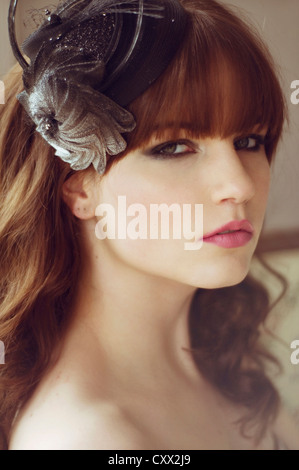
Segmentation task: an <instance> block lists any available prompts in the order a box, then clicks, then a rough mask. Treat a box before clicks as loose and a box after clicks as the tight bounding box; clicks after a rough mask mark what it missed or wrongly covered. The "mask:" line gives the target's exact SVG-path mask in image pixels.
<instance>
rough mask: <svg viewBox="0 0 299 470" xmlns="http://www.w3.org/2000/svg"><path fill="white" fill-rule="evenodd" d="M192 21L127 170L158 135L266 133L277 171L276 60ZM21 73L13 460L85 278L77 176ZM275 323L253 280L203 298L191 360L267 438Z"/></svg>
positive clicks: (11, 327)
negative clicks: (271, 325) (39, 122)
mask: <svg viewBox="0 0 299 470" xmlns="http://www.w3.org/2000/svg"><path fill="white" fill-rule="evenodd" d="M181 3H182V4H183V5H184V7H185V8H186V10H188V11H189V13H190V14H189V25H188V28H187V33H186V37H185V40H184V42H183V44H182V46H181V48H180V51H179V52H178V54H177V56H176V58H175V59H174V61H173V62H172V63H171V64H170V66H169V67H168V68H167V70H166V72H164V74H163V75H162V76H161V77H160V78H159V79H158V80H157V82H155V83H154V84H153V85H151V87H150V88H149V89H148V90H147V91H146V92H145V93H144V94H143V95H142V96H140V97H139V98H137V99H136V100H135V101H134V102H133V103H131V105H130V106H129V109H130V110H131V111H132V112H133V114H134V115H135V117H136V120H137V127H136V130H134V131H133V132H132V133H131V134H129V135H127V136H126V139H127V143H128V147H127V150H126V152H125V153H124V154H122V155H120V156H118V157H117V158H114V159H112V158H111V159H110V161H109V165H108V169H107V171H109V166H110V165H111V164H117V161H118V160H119V158H125V155H126V154H127V153H128V152H130V151H131V150H133V149H135V148H137V147H139V146H141V145H143V144H144V143H145V142H146V141H147V140H149V139H150V137H151V135H152V134H153V132H155V133H158V134H159V133H160V134H161V135H162V134H163V132H164V131H165V129H167V132H168V135H169V132H170V133H172V134H173V136H174V138H176V137H177V132H178V130H179V129H180V128H181V127H184V129H185V131H186V132H187V133H189V134H190V136H192V137H194V136H201V137H203V136H221V137H226V136H230V135H232V134H237V133H240V134H242V133H243V132H248V131H249V130H252V128H253V127H254V126H259V127H260V128H262V127H265V126H266V127H267V129H268V132H267V135H266V154H267V157H268V159H269V161H271V159H272V157H273V155H274V152H275V150H276V147H277V144H278V141H279V138H280V136H281V132H282V127H283V122H284V118H285V114H286V111H285V103H284V98H283V94H282V91H281V88H280V85H279V81H278V79H277V75H276V72H275V68H274V66H273V63H272V59H271V56H270V55H269V53H268V51H267V49H266V48H265V46H264V45H263V43H262V42H261V41H260V39H259V38H258V36H257V35H256V34H255V33H254V32H253V29H252V27H248V26H246V24H245V23H244V22H243V21H242V20H241V19H240V18H238V17H237V16H236V15H234V14H232V13H231V12H230V11H229V10H228V9H227V8H225V7H223V6H221V5H219V4H218V3H217V2H215V1H213V0H208V1H207V0H181ZM21 90H22V80H21V71H20V69H19V68H18V67H15V68H14V69H13V70H12V71H11V72H10V74H9V76H8V78H7V80H6V104H5V105H4V106H2V108H1V114H0V142H1V148H0V259H1V263H0V305H1V307H0V340H1V341H3V343H4V345H5V364H3V365H0V422H1V424H0V431H1V432H0V436H1V438H0V440H1V441H2V442H1V445H0V447H2V448H3V449H7V448H8V440H9V433H10V429H11V425H12V422H13V419H14V417H15V415H16V413H17V411H18V410H19V409H20V407H21V406H22V405H23V404H24V403H25V402H26V400H27V399H28V398H29V397H30V395H31V394H32V392H33V391H34V389H35V387H36V385H37V384H38V382H39V381H40V379H41V377H42V376H43V374H44V373H45V371H46V369H47V367H48V366H49V365H50V364H51V361H52V360H53V351H55V350H56V348H57V346H58V345H59V343H60V341H61V338H62V336H63V334H64V333H65V331H66V329H67V326H68V320H69V318H70V315H71V305H72V300H73V299H74V295H75V291H76V285H77V279H78V273H79V270H80V265H81V260H80V249H79V234H80V232H79V225H78V223H77V219H76V218H75V217H74V216H73V215H72V214H71V213H70V211H69V210H68V209H67V207H66V205H65V204H64V202H63V200H62V185H63V183H64V181H65V180H66V179H67V178H68V177H69V176H70V175H71V174H72V170H70V168H69V166H68V165H67V164H65V163H63V162H61V161H60V160H59V158H57V157H55V156H54V150H53V149H52V148H50V147H49V146H48V145H47V144H46V143H45V142H44V141H43V140H42V138H41V137H40V136H39V135H38V134H37V133H36V132H35V130H34V126H33V124H32V123H31V121H30V120H29V119H28V118H27V116H26V114H25V112H24V110H23V109H22V107H21V105H20V104H19V102H18V101H17V99H16V95H17V94H18V93H19V92H20V91H21ZM268 312H269V299H268V295H267V292H266V290H265V289H264V288H263V287H262V286H261V285H260V284H259V283H258V282H257V281H254V280H253V279H251V278H250V277H247V278H246V279H245V280H244V281H243V282H242V283H240V284H239V285H237V286H233V287H227V288H223V289H216V290H204V289H198V290H197V292H196V294H195V296H194V299H193V303H192V305H191V310H190V337H191V344H192V352H193V355H194V359H195V361H196V363H197V365H198V367H199V369H200V371H201V373H202V374H204V376H205V377H206V378H207V379H208V380H209V381H210V382H211V383H212V384H214V386H216V387H217V388H218V389H219V390H220V391H221V392H222V393H223V394H224V395H225V396H226V397H227V398H228V399H229V400H231V401H232V402H234V403H236V404H238V405H242V406H243V407H244V409H246V410H248V413H247V414H246V415H244V420H243V421H242V422H241V426H242V431H243V432H245V427H244V426H245V425H246V424H249V423H251V424H252V423H253V422H255V423H257V425H258V426H257V428H256V437H257V439H259V438H261V437H262V435H263V433H264V432H265V430H266V429H267V427H268V426H269V425H270V423H271V421H273V420H274V419H275V416H276V413H277V409H278V405H279V397H278V394H277V392H276V390H275V388H274V387H273V385H272V383H271V382H270V380H269V379H268V378H267V376H266V374H265V370H264V368H265V365H264V363H265V359H271V356H270V355H269V354H268V353H267V352H266V351H265V350H264V349H262V347H261V346H260V344H259V329H260V326H261V325H262V323H263V322H264V320H265V318H266V316H267V314H268Z"/></svg>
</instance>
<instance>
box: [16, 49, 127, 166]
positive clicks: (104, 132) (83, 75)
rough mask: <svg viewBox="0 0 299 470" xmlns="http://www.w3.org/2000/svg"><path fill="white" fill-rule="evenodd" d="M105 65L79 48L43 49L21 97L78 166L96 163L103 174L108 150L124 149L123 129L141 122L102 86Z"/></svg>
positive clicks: (43, 129) (48, 135)
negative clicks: (98, 85)
mask: <svg viewBox="0 0 299 470" xmlns="http://www.w3.org/2000/svg"><path fill="white" fill-rule="evenodd" d="M103 74H104V64H103V62H101V61H96V60H95V61H89V62H86V60H85V59H84V57H82V55H80V53H78V49H75V48H74V49H69V48H68V49H67V50H61V49H56V50H55V49H54V51H53V52H52V54H51V55H50V56H47V54H46V51H45V50H41V51H40V52H39V53H38V54H37V56H36V58H35V60H34V62H33V63H32V64H31V65H30V67H29V69H28V70H26V72H25V73H24V82H25V84H26V87H25V88H26V91H23V92H22V93H21V94H20V95H18V99H19V101H20V102H21V104H22V105H23V106H24V108H25V109H26V111H27V113H28V114H29V116H30V117H31V119H32V120H33V121H34V123H35V124H36V130H37V131H38V132H39V133H40V134H41V135H42V137H43V138H44V139H45V140H46V141H47V142H48V143H49V144H50V145H51V146H52V147H54V148H55V149H56V153H55V154H56V155H57V156H59V157H60V158H61V159H62V160H63V161H65V162H67V163H69V164H70V166H71V168H73V169H74V170H83V169H85V168H87V167H88V166H89V165H90V164H92V165H93V166H94V168H95V169H96V171H97V172H98V173H100V174H102V173H103V172H104V171H105V168H106V161H107V155H117V154H119V153H120V152H122V151H124V150H125V148H126V142H125V140H124V138H123V137H122V136H121V133H125V132H130V131H132V130H133V129H134V127H135V121H134V118H133V116H132V114H131V113H129V112H128V111H126V110H125V109H123V108H122V107H121V106H119V105H118V104H116V103H115V102H114V101H112V100H111V99H110V98H108V97H107V96H105V95H103V94H102V93H100V92H98V91H96V90H95V89H94V87H93V86H92V84H93V82H97V83H99V82H101V80H102V77H103Z"/></svg>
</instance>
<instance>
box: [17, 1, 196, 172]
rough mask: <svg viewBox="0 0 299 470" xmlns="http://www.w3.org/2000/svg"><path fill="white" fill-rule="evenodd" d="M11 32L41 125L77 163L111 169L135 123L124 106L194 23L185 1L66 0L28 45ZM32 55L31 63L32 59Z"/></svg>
mask: <svg viewBox="0 0 299 470" xmlns="http://www.w3.org/2000/svg"><path fill="white" fill-rule="evenodd" d="M17 4H18V0H11V2H10V8H9V18H8V21H9V34H10V40H11V45H12V48H13V51H14V54H15V56H16V58H17V60H18V61H19V63H20V65H21V66H22V68H23V81H24V88H25V89H24V91H23V92H22V93H21V94H20V95H18V99H19V101H20V102H21V104H22V105H23V106H24V108H25V109H26V111H27V113H28V114H29V116H30V117H31V119H32V120H33V121H34V123H35V124H36V130H37V131H38V132H39V133H40V134H41V135H42V136H43V138H44V139H45V140H46V141H47V142H48V143H49V144H50V145H51V146H52V147H54V148H55V149H56V155H58V156H59V157H60V158H62V160H64V161H66V162H68V163H69V164H70V166H71V167H72V168H73V169H75V170H82V169H85V168H87V167H88V166H89V165H90V164H93V166H94V167H95V169H96V170H97V172H98V173H100V174H102V173H103V172H104V171H105V168H106V161H107V155H108V156H109V155H117V154H119V153H120V152H122V151H123V150H125V148H126V142H125V140H124V139H123V137H122V135H121V134H122V133H125V132H130V131H132V130H133V129H134V127H135V121H134V118H133V116H132V115H131V113H129V112H128V111H127V110H126V109H124V107H126V106H127V105H128V104H129V103H130V102H132V101H133V100H134V99H135V98H137V97H138V96H139V95H140V94H142V93H143V92H144V91H145V90H146V89H147V88H148V87H149V86H150V85H151V83H153V82H154V81H155V80H156V79H157V78H158V77H159V76H160V75H161V74H162V73H163V71H164V70H165V69H166V67H167V66H168V65H169V63H170V62H171V60H172V59H173V57H174V55H175V54H176V52H177V50H178V48H179V46H180V44H181V42H182V41H183V38H184V33H185V29H186V24H187V13H186V11H185V10H184V9H183V7H182V6H181V4H180V3H179V0H130V1H125V0H118V1H117V0H65V1H64V2H62V3H60V6H58V7H57V9H56V10H55V11H53V12H47V14H46V19H45V22H44V23H43V24H42V25H41V26H40V27H39V29H37V30H36V31H35V32H34V33H33V34H31V36H29V38H27V39H26V40H25V42H24V43H23V45H22V51H23V52H24V54H25V55H23V54H22V53H21V51H20V49H19V47H18V44H17V41H16V37H15V15H16V8H17ZM25 56H27V57H28V58H29V60H30V62H29V63H28V62H27V58H25Z"/></svg>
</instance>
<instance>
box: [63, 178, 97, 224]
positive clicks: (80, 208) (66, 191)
mask: <svg viewBox="0 0 299 470" xmlns="http://www.w3.org/2000/svg"><path fill="white" fill-rule="evenodd" d="M88 176H89V177H88ZM92 185H93V181H92V179H91V177H90V175H87V174H86V173H84V172H76V173H74V174H72V175H71V176H70V177H69V178H68V179H67V180H66V181H65V182H64V183H63V186H62V198H63V200H64V202H65V203H66V204H67V206H68V207H69V209H70V211H71V212H72V214H74V215H75V216H76V217H78V219H81V220H89V219H92V218H93V217H94V216H95V208H96V204H95V200H94V191H93V187H92Z"/></svg>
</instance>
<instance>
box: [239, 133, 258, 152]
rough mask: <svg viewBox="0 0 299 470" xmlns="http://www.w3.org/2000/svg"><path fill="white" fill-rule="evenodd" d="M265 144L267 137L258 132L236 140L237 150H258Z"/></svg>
mask: <svg viewBox="0 0 299 470" xmlns="http://www.w3.org/2000/svg"><path fill="white" fill-rule="evenodd" d="M264 145H265V137H264V136H262V135H257V134H252V135H248V136H245V137H241V138H238V139H236V140H235V141H234V146H235V149H236V150H249V151H251V152H257V151H258V150H260V148H261V147H262V146H264Z"/></svg>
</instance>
